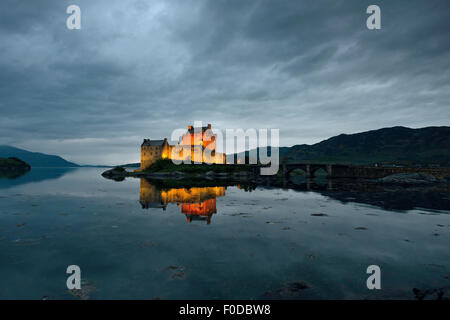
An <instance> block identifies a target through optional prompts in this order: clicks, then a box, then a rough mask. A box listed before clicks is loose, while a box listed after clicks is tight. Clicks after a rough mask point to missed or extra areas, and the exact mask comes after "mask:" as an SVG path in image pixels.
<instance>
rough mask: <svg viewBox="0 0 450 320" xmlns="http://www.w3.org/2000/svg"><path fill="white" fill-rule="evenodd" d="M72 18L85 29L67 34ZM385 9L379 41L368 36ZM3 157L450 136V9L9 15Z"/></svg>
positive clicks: (89, 8)
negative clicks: (239, 139) (260, 140)
mask: <svg viewBox="0 0 450 320" xmlns="http://www.w3.org/2000/svg"><path fill="white" fill-rule="evenodd" d="M70 4H77V5H79V6H80V7H81V11H82V29H81V30H68V29H67V28H66V26H65V21H66V18H67V16H68V15H67V14H66V12H65V11H66V8H67V6H68V5H70ZM370 4H378V5H379V6H380V7H381V10H382V29H381V30H377V31H370V30H368V29H367V28H366V26H365V21H366V17H367V14H366V13H365V11H366V8H367V7H368V6H369V5H370ZM0 9H1V10H0V40H1V45H0V97H1V100H0V109H1V117H0V143H5V144H12V145H17V146H21V147H26V148H29V149H33V150H39V151H43V152H51V153H56V154H61V155H63V156H65V157H67V158H69V159H70V160H72V161H78V162H80V163H111V164H113V163H120V162H127V161H137V160H138V159H139V153H138V145H139V143H140V141H141V139H142V138H144V137H150V138H160V137H165V136H169V135H170V133H171V131H172V129H175V128H179V127H185V126H186V125H187V124H188V123H191V122H192V121H194V120H202V121H204V122H212V123H213V125H214V126H215V127H221V128H238V127H243V128H245V127H254V128H261V127H262V128H265V127H272V128H279V129H280V137H281V144H282V145H293V144H300V143H313V142H317V141H319V140H320V139H323V138H328V137H329V136H332V135H336V134H340V133H343V132H345V133H352V132H358V131H364V130H370V129H376V128H379V127H385V126H393V125H405V126H411V127H422V126H428V125H448V124H449V123H448V119H449V116H450V112H449V106H448V101H449V100H450V93H449V92H450V85H449V84H450V81H449V80H450V73H449V70H450V40H449V38H448V30H450V22H449V19H448V16H449V13H450V3H449V2H448V1H446V0H442V1H425V0H423V1H422V0H421V1H409V2H406V1H376V2H373V1H360V0H348V1H336V0H335V1H315V2H311V1H294V0H291V1H280V0H250V1H237V0H236V1H224V0H197V1H195V0H191V1H189V0H188V1H186V0H183V1H181V0H179V1H166V0H164V1H162V0H161V1H143V0H142V1H106V0H105V1H103V0H102V1H100V0H97V1H87V0H84V1H82V0H78V1H76V0H73V1H49V0H45V1H12V0H4V1H2V2H1V4H0Z"/></svg>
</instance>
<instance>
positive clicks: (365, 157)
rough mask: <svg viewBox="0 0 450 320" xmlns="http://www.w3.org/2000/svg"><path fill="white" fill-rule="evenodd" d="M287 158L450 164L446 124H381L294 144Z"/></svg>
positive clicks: (449, 131) (348, 162)
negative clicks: (372, 128) (415, 125)
mask: <svg viewBox="0 0 450 320" xmlns="http://www.w3.org/2000/svg"><path fill="white" fill-rule="evenodd" d="M284 157H285V159H286V160H287V161H288V162H298V161H305V162H309V161H311V162H322V163H323V162H327V163H345V164H360V165H365V164H367V165H368V164H375V163H379V164H383V163H384V164H399V165H440V166H447V167H448V166H450V127H427V128H421V129H410V128H405V127H393V128H383V129H379V130H373V131H366V132H361V133H356V134H341V135H338V136H335V137H332V138H330V139H327V140H324V141H322V142H319V143H316V144H314V145H305V144H304V145H296V146H293V147H291V148H289V150H288V151H287V152H286V153H285V154H284Z"/></svg>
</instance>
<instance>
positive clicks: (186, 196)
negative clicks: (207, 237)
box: [139, 179, 226, 224]
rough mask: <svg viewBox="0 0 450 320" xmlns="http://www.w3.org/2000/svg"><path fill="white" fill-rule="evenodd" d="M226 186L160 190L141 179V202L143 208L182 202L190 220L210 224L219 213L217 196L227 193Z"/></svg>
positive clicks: (184, 211) (183, 209) (162, 206)
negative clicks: (213, 216) (214, 215)
mask: <svg viewBox="0 0 450 320" xmlns="http://www.w3.org/2000/svg"><path fill="white" fill-rule="evenodd" d="M225 191H226V187H201V188H171V189H166V190H160V189H158V188H156V187H155V186H154V185H153V184H151V183H150V182H149V181H147V180H146V179H141V186H140V201H139V202H140V203H141V205H142V208H144V209H148V208H162V209H163V210H166V207H167V204H168V203H176V204H177V205H178V206H179V205H180V204H181V212H182V213H183V214H185V215H186V219H187V221H188V222H191V221H192V220H199V219H200V220H206V221H207V223H208V224H209V223H210V222H211V217H212V215H213V214H215V213H217V208H216V198H217V197H222V196H224V195H225Z"/></svg>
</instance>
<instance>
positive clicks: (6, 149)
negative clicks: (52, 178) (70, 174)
mask: <svg viewBox="0 0 450 320" xmlns="http://www.w3.org/2000/svg"><path fill="white" fill-rule="evenodd" d="M9 157H16V158H19V159H22V160H23V161H25V162H27V163H28V164H29V165H30V166H31V167H60V168H66V167H79V165H78V164H76V163H73V162H69V161H67V160H65V159H63V158H61V157H60V156H55V155H48V154H44V153H40V152H30V151H27V150H23V149H19V148H15V147H11V146H0V158H9Z"/></svg>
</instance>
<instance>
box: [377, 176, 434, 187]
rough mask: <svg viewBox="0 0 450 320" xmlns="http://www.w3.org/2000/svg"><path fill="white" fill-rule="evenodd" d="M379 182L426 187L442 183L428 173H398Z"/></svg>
mask: <svg viewBox="0 0 450 320" xmlns="http://www.w3.org/2000/svg"><path fill="white" fill-rule="evenodd" d="M378 181H379V182H381V183H387V184H401V185H424V184H434V183H439V182H442V180H441V179H438V178H436V177H434V176H432V175H431V174H426V173H398V174H393V175H390V176H387V177H384V178H381V179H378Z"/></svg>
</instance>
